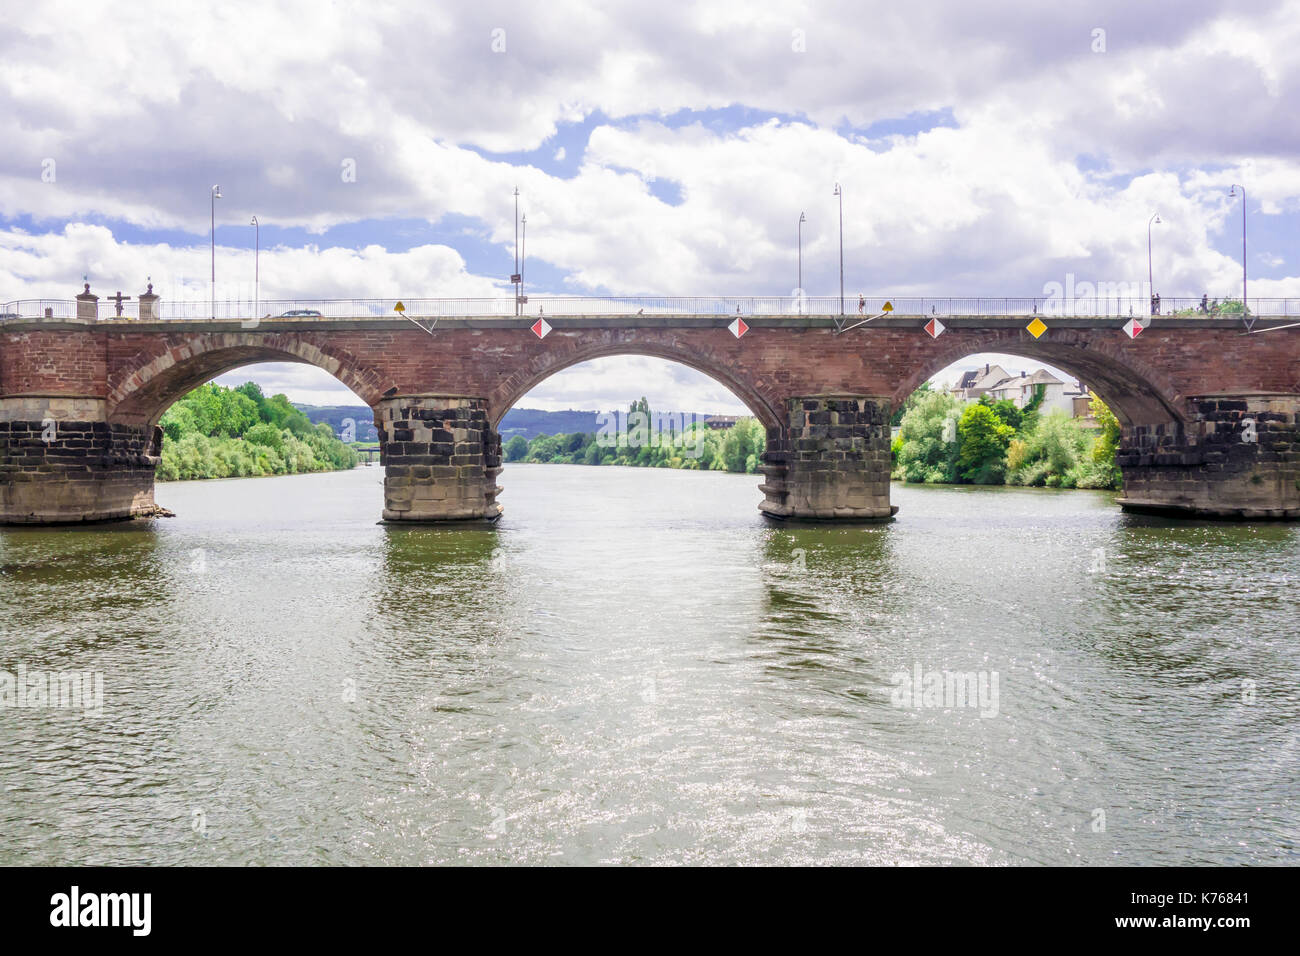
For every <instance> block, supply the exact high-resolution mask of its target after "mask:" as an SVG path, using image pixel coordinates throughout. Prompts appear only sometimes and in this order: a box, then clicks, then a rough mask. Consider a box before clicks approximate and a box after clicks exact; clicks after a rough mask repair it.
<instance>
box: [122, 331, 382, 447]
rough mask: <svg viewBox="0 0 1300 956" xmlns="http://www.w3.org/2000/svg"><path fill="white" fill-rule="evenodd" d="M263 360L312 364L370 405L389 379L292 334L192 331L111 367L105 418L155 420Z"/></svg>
mask: <svg viewBox="0 0 1300 956" xmlns="http://www.w3.org/2000/svg"><path fill="white" fill-rule="evenodd" d="M262 362H293V363H297V364H302V365H313V366H315V367H317V368H320V369H322V370H324V371H325V372H328V373H329V374H330V375H332V376H334V378H336V379H338V381H340V382H341V383H342V384H343V385H345V386H347V387H348V388H349V389H350V390H351V391H352V392H353V393H354V394H356V395H357V396H358V397H359V398H360V399H361V400H362V401H363V402H365V403H366V404H367V405H369V406H371V407H374V405H375V403H376V402H377V401H379V399H380V397H381V396H382V394H383V390H384V388H385V386H386V385H387V384H388V383H386V382H385V381H383V379H382V378H381V377H380V375H379V373H377V372H376V371H374V370H373V369H370V368H367V367H366V366H364V365H363V364H362V363H361V362H359V361H358V360H357V359H356V358H355V357H354V356H353V355H351V354H350V353H348V352H347V351H345V350H342V349H338V348H333V347H331V348H328V349H325V348H320V347H318V346H316V345H314V344H312V343H310V342H304V341H302V340H301V339H299V338H296V337H293V336H287V335H281V334H276V333H266V334H253V335H249V334H247V333H243V334H239V335H233V334H232V335H219V336H213V335H197V336H192V337H185V338H181V339H172V340H169V341H168V342H167V343H165V347H163V348H161V349H159V350H156V351H151V352H144V351H142V352H140V353H138V354H137V355H136V356H134V357H133V358H132V359H131V361H129V362H127V363H126V364H125V365H123V366H122V367H121V368H120V369H118V370H117V371H116V372H114V374H113V375H112V376H110V378H109V380H108V419H109V421H110V422H113V423H117V424H124V425H144V426H156V425H157V424H158V421H159V420H160V419H161V418H162V416H163V413H164V412H166V411H167V409H168V408H170V407H171V406H172V405H173V404H175V403H176V402H177V401H179V400H180V399H181V398H183V397H184V396H185V395H188V394H189V393H190V392H192V391H193V390H194V389H196V388H198V387H199V386H200V385H202V384H204V383H205V382H209V381H211V380H212V379H214V378H216V377H218V376H220V375H224V374H226V373H227V372H231V371H234V370H235V369H238V368H242V367H244V366H246V365H256V364H259V363H262Z"/></svg>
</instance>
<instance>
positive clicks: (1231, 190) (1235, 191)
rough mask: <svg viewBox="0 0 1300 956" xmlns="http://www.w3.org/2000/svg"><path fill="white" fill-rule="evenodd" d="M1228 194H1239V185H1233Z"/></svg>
mask: <svg viewBox="0 0 1300 956" xmlns="http://www.w3.org/2000/svg"><path fill="white" fill-rule="evenodd" d="M1228 195H1229V196H1236V195H1237V187H1236V186H1232V187H1230V188H1229V189H1228Z"/></svg>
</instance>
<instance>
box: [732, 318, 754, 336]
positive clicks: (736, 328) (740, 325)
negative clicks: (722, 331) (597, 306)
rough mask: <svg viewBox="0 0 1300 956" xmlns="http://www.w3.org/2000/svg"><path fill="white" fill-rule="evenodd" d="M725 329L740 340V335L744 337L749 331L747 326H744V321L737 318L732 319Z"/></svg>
mask: <svg viewBox="0 0 1300 956" xmlns="http://www.w3.org/2000/svg"><path fill="white" fill-rule="evenodd" d="M727 328H729V329H730V330H731V334H732V335H734V336H735V337H736V338H740V337H741V336H742V335H744V334H745V333H746V332H748V331H749V326H748V325H746V324H745V320H744V319H742V318H740V317H739V316H737V317H736V318H734V319H732V320H731V324H730V325H729V326H727Z"/></svg>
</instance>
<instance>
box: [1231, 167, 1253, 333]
mask: <svg viewBox="0 0 1300 956" xmlns="http://www.w3.org/2000/svg"><path fill="white" fill-rule="evenodd" d="M1238 189H1240V190H1241V317H1242V319H1245V318H1246V313H1247V311H1249V310H1248V309H1247V308H1246V187H1245V186H1238V185H1237V184H1236V183H1234V184H1233V186H1232V188H1231V189H1229V190H1228V195H1229V196H1235V195H1237V190H1238Z"/></svg>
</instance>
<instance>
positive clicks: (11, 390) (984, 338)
mask: <svg viewBox="0 0 1300 956" xmlns="http://www.w3.org/2000/svg"><path fill="white" fill-rule="evenodd" d="M929 318H930V317H929V316H899V315H892V316H888V317H883V318H880V319H877V320H875V321H872V322H870V323H868V324H867V325H864V326H862V327H861V328H858V329H854V330H851V331H848V332H845V333H843V334H837V333H836V323H835V319H834V318H833V317H831V316H808V315H801V316H788V315H787V316H767V317H763V316H754V317H752V318H750V317H746V321H747V323H748V325H749V331H748V332H747V333H746V334H744V335H743V336H742V337H739V338H738V337H736V336H735V335H734V334H733V333H732V332H731V331H730V330H729V329H728V327H727V326H728V321H729V317H728V316H697V315H662V314H658V315H648V316H643V315H637V316H627V315H618V316H570V317H564V316H554V317H551V316H548V321H549V322H550V324H551V326H552V327H553V328H552V331H551V332H550V333H549V334H548V335H546V336H545V337H544V338H542V337H539V336H538V335H536V334H534V332H532V331H531V330H530V326H531V325H532V324H533V321H534V320H533V319H531V318H513V317H494V318H473V317H464V318H443V319H440V320H439V321H438V322H437V323H436V325H435V326H434V327H433V328H432V330H425V329H423V328H418V327H416V325H415V324H413V323H412V322H410V321H408V320H404V319H401V318H378V319H376V318H355V319H349V318H342V319H341V318H324V317H319V316H313V317H282V318H275V319H272V318H266V319H262V320H246V321H243V322H241V321H238V320H217V321H206V320H203V321H192V320H178V321H158V320H151V321H131V320H126V319H115V320H107V321H104V320H96V319H70V318H50V317H47V318H43V319H30V318H23V319H15V318H8V319H4V320H0V522H3V523H10V524H13V523H17V524H48V523H64V522H78V521H94V520H108V519H117V518H126V517H130V516H133V515H140V514H148V513H150V512H151V511H152V510H153V508H154V504H153V480H154V468H155V466H156V464H157V461H158V454H159V450H160V444H161V431H160V429H159V428H158V421H159V419H160V418H161V417H162V414H163V412H164V411H166V409H167V408H168V407H169V406H170V405H171V404H172V403H173V402H175V401H176V400H177V399H179V398H180V397H181V396H183V395H184V394H185V393H186V392H188V391H189V390H191V389H192V388H194V387H196V386H198V385H200V384H202V383H203V382H206V381H209V380H210V379H212V378H214V377H215V376H217V375H220V374H223V373H225V372H228V371H231V370H233V369H236V368H238V367H240V366H243V365H248V364H250V363H254V362H265V361H276V362H284V361H289V362H304V363H307V364H311V365H315V366H317V367H319V368H322V369H324V370H326V371H327V372H329V373H330V374H332V375H334V376H335V377H336V378H338V379H339V380H340V381H341V382H343V383H344V384H345V385H347V386H348V387H349V388H350V389H352V391H354V392H355V393H356V394H357V395H359V396H360V397H361V398H362V399H363V400H364V401H365V402H366V403H367V404H369V405H370V407H371V408H372V409H373V410H374V415H375V422H376V425H377V426H378V427H379V431H380V438H381V460H382V462H383V464H384V466H385V468H386V474H385V501H384V511H383V517H384V518H385V519H387V520H391V521H445V520H466V519H477V520H482V519H491V518H495V517H496V516H497V515H498V514H499V513H500V510H501V509H500V506H499V505H498V504H497V500H496V499H497V495H498V493H499V492H500V491H501V490H502V489H500V488H499V487H498V486H497V477H498V475H499V473H500V470H501V442H500V438H499V436H498V433H497V424H498V423H499V422H500V420H501V417H502V416H503V415H504V414H505V413H506V411H507V410H508V409H509V408H510V407H511V405H512V404H513V403H514V402H515V401H516V400H517V399H519V398H520V397H521V396H522V395H523V394H524V393H526V392H527V391H528V390H529V389H530V388H532V387H533V386H535V385H537V384H538V383H539V382H541V381H542V380H543V379H545V378H546V377H547V376H549V375H552V374H554V373H555V372H557V371H559V370H561V369H563V368H566V367H568V366H570V365H574V364H576V363H579V362H584V361H586V360H588V359H592V358H598V357H601V356H608V355H619V354H639V355H651V356H657V357H661V358H665V359H671V360H674V361H678V362H681V363H683V364H685V365H688V366H690V367H692V368H695V369H698V370H699V371H701V372H703V373H705V374H707V375H709V376H711V377H713V378H714V379H716V380H717V381H719V382H721V383H722V384H723V385H725V386H726V387H728V388H729V389H731V390H732V391H733V392H734V393H735V394H736V395H737V396H738V397H739V398H740V399H741V400H742V401H743V402H744V403H745V404H746V405H747V406H748V407H749V408H750V410H751V411H752V412H753V414H754V415H755V416H756V417H757V418H758V419H759V420H760V421H761V422H762V423H763V425H764V426H765V427H766V429H767V437H768V444H767V452H766V454H765V455H764V456H763V464H762V472H763V475H764V480H763V483H762V484H761V485H760V486H759V487H760V489H761V490H762V491H763V493H764V496H765V498H764V500H763V502H762V503H761V504H760V506H759V507H760V509H761V510H762V511H763V512H764V513H765V514H767V515H769V516H771V517H773V518H794V519H830V520H836V519H839V520H878V519H884V518H888V517H889V516H891V515H892V514H893V512H894V511H895V510H896V509H895V508H893V507H892V506H891V504H890V501H889V471H890V453H889V439H890V429H889V419H890V415H891V413H892V411H893V410H894V409H895V408H897V407H898V405H899V403H901V402H902V401H903V399H904V398H906V397H907V395H908V394H910V393H911V391H912V390H913V389H915V388H916V387H917V386H918V385H920V384H921V383H922V382H924V381H925V380H926V379H927V378H929V377H930V376H931V375H933V374H934V373H936V372H937V371H939V370H940V369H942V368H944V367H945V366H947V365H948V364H950V363H952V362H954V361H956V360H958V359H961V358H962V357H964V356H967V355H970V354H972V353H976V352H1004V353H1012V354H1015V355H1019V356H1023V357H1025V358H1029V359H1039V360H1042V361H1044V362H1046V363H1049V364H1051V365H1054V366H1056V367H1059V368H1062V369H1064V370H1066V371H1068V372H1070V373H1071V374H1073V375H1076V376H1077V377H1079V378H1080V379H1081V380H1082V381H1084V382H1085V383H1086V384H1087V385H1088V386H1089V387H1090V388H1092V390H1093V391H1094V392H1096V393H1097V394H1098V395H1099V396H1100V397H1101V398H1102V399H1103V400H1104V401H1105V402H1106V403H1107V404H1108V405H1109V406H1110V407H1111V408H1112V409H1113V410H1114V411H1115V413H1116V415H1117V416H1118V418H1119V419H1120V421H1121V423H1122V425H1123V439H1122V445H1121V449H1120V465H1121V468H1122V470H1123V474H1124V493H1123V495H1122V497H1121V498H1120V503H1121V505H1122V506H1124V507H1125V508H1129V509H1135V510H1153V511H1160V512H1167V513H1172V514H1181V515H1213V516H1220V517H1229V518H1244V519H1254V518H1296V517H1300V329H1296V328H1285V329H1284V328H1277V330H1276V331H1272V332H1270V333H1269V334H1244V332H1245V330H1244V328H1243V326H1242V323H1241V322H1240V321H1239V320H1238V319H1233V318H1222V319H1221V318H1213V317H1194V318H1193V317H1189V318H1157V319H1154V320H1153V321H1152V323H1151V324H1150V326H1149V327H1148V328H1147V329H1146V330H1145V331H1143V332H1142V333H1141V334H1139V335H1138V336H1137V337H1136V338H1130V337H1129V336H1128V335H1126V334H1125V333H1124V332H1123V331H1122V329H1121V325H1122V321H1123V320H1121V319H1117V318H1053V319H1050V320H1048V323H1047V324H1048V328H1047V331H1046V332H1044V333H1043V334H1042V335H1041V336H1040V337H1038V338H1035V337H1034V336H1033V335H1031V334H1030V333H1029V332H1028V331H1027V330H1026V328H1025V318H1024V317H1021V316H1011V315H1007V316H981V317H960V316H951V317H949V316H944V317H942V318H943V321H944V323H945V324H946V326H947V331H946V332H944V333H943V334H942V335H941V336H939V337H938V338H932V337H931V336H930V335H929V334H927V333H926V332H925V331H924V329H923V325H924V323H925V322H926V321H927V320H928V319H929ZM1284 324H1287V323H1285V322H1284V320H1281V319H1278V320H1268V319H1261V320H1259V321H1258V322H1257V323H1256V325H1255V330H1256V332H1257V333H1258V332H1259V331H1260V330H1264V329H1271V328H1275V327H1277V326H1280V325H1284ZM249 326H253V327H251V328H250V327H249Z"/></svg>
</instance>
